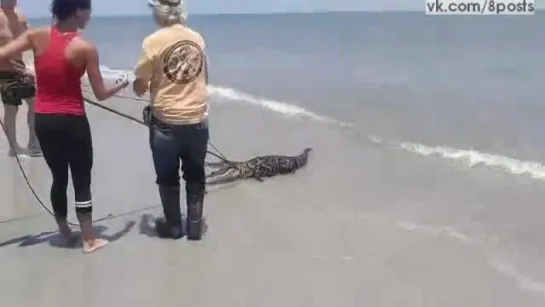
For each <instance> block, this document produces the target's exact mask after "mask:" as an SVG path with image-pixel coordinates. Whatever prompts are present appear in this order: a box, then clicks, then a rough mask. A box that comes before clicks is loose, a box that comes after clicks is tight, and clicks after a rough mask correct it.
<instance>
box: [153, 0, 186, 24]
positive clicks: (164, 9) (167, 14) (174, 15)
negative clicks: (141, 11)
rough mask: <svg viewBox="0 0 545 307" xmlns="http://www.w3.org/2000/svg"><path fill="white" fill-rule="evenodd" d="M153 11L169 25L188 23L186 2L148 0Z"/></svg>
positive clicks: (178, 0) (179, 0)
mask: <svg viewBox="0 0 545 307" xmlns="http://www.w3.org/2000/svg"><path fill="white" fill-rule="evenodd" d="M148 5H149V7H150V8H152V9H153V11H154V12H155V13H156V14H157V15H158V16H160V17H161V18H163V19H164V20H165V21H167V22H169V23H176V22H179V23H186V22H187V16H188V14H187V9H186V5H185V1H184V0H148Z"/></svg>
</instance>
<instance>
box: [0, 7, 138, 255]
mask: <svg viewBox="0 0 545 307" xmlns="http://www.w3.org/2000/svg"><path fill="white" fill-rule="evenodd" d="M41 1H43V0H41ZM51 11H52V13H53V17H54V20H53V23H52V24H51V25H49V26H44V27H41V28H36V29H30V30H28V31H26V32H25V33H23V34H21V35H20V36H19V37H18V38H16V39H15V40H14V41H12V42H10V43H8V44H7V45H6V46H4V47H1V48H0V61H1V60H3V59H7V58H10V56H13V55H15V54H20V53H22V52H24V51H27V50H32V51H33V52H34V55H35V60H34V67H35V71H36V88H37V92H36V105H35V113H36V114H35V119H34V121H35V126H36V135H37V137H38V141H39V143H40V146H41V149H42V151H43V156H44V159H45V161H46V162H47V165H48V166H49V169H50V171H51V174H52V177H53V183H52V185H51V194H50V195H51V205H52V207H53V211H54V213H55V221H56V222H57V225H58V227H59V233H60V234H61V236H62V237H63V238H64V239H65V240H66V241H65V243H71V242H73V238H74V237H73V236H72V232H71V229H70V227H68V224H67V220H66V218H67V195H66V192H67V187H68V180H69V176H68V174H69V172H68V171H69V170H70V174H71V175H72V183H73V186H74V198H75V207H76V208H75V209H76V216H77V218H78V221H79V223H80V227H81V234H82V241H83V242H82V243H83V251H84V252H86V253H90V252H93V251H96V250H98V249H100V248H102V247H104V246H105V245H106V244H107V243H108V241H107V240H105V239H101V238H97V237H96V235H95V231H94V229H93V220H92V212H93V202H92V197H91V196H92V195H91V171H92V167H93V144H92V136H91V129H90V126H89V122H88V120H87V115H86V110H85V104H84V97H83V93H82V88H81V77H82V76H83V74H84V73H87V76H88V78H89V82H90V84H91V87H92V89H93V92H94V94H95V96H96V98H97V99H98V100H106V99H108V98H110V97H112V96H113V95H115V94H117V93H118V92H119V91H120V90H121V89H123V88H125V87H126V86H127V85H128V84H129V83H128V80H125V82H120V83H119V84H118V85H116V86H113V87H111V88H106V87H105V85H104V80H103V77H102V74H101V72H100V69H99V67H100V65H99V55H98V51H97V48H96V47H95V46H94V45H93V44H91V43H89V42H88V41H87V40H86V39H85V38H84V37H83V35H81V33H80V32H79V30H81V29H83V28H85V26H86V25H87V23H88V21H89V19H90V17H91V0H53V1H52V3H51Z"/></svg>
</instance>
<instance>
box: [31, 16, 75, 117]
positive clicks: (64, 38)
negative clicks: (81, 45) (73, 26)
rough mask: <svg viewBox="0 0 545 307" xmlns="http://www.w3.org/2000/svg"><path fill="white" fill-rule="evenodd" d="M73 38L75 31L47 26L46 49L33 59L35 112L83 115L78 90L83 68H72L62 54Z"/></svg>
mask: <svg viewBox="0 0 545 307" xmlns="http://www.w3.org/2000/svg"><path fill="white" fill-rule="evenodd" d="M76 36H78V33H77V32H68V33H63V32H60V31H59V30H58V29H57V27H55V26H52V27H51V34H50V37H49V44H48V46H47V48H46V50H45V51H44V52H43V53H42V54H41V55H39V56H38V57H36V59H35V60H34V69H35V71H36V105H35V112H36V113H43V114H67V115H78V116H82V115H85V106H84V102H83V93H82V91H81V77H82V76H83V74H84V73H85V68H84V67H82V68H78V67H76V66H74V65H73V64H72V63H70V61H69V60H68V59H67V58H66V56H65V54H64V53H65V49H66V46H68V44H69V43H70V42H71V41H72V39H74V37H76Z"/></svg>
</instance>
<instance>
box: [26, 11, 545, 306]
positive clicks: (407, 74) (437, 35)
mask: <svg viewBox="0 0 545 307" xmlns="http://www.w3.org/2000/svg"><path fill="white" fill-rule="evenodd" d="M48 22H49V21H48V20H35V21H33V24H35V25H39V24H47V23H48ZM190 23H191V26H192V27H193V28H195V29H196V30H197V31H199V32H200V33H202V35H203V36H204V38H205V39H206V41H207V47H208V54H209V57H210V60H211V63H210V73H211V76H210V80H211V85H210V93H211V105H212V118H211V127H212V129H211V134H212V142H213V143H215V144H216V145H217V146H218V147H219V148H220V150H222V151H223V153H224V154H226V155H227V156H228V157H233V158H234V159H244V158H247V157H250V156H254V155H264V154H272V153H280V154H284V153H285V154H291V153H297V152H298V151H299V150H302V149H303V148H305V147H309V146H310V147H314V149H315V151H314V152H313V153H312V156H311V159H310V161H309V165H308V167H307V170H305V171H303V172H302V173H301V174H302V175H299V173H298V176H301V177H296V178H295V179H293V178H292V179H285V177H283V178H277V179H274V180H271V181H268V182H267V183H266V185H265V184H260V183H252V182H248V183H245V185H244V186H243V187H240V186H239V187H237V188H236V189H235V190H234V191H235V192H231V193H232V194H223V196H224V198H222V199H221V200H220V201H224V202H229V201H230V200H234V203H237V202H242V200H241V197H243V196H248V195H251V196H252V197H254V198H253V199H258V196H259V197H260V198H261V199H262V201H263V202H264V203H267V201H269V202H276V203H275V205H274V206H280V207H281V208H283V210H284V211H282V212H285V211H289V210H294V211H295V212H296V213H297V212H299V213H301V216H306V217H307V218H308V219H309V220H311V219H312V217H316V216H317V215H319V214H320V213H324V216H328V218H331V223H332V225H333V218H334V217H336V218H337V220H336V221H337V222H338V221H340V220H341V217H344V219H345V220H350V221H352V222H353V223H352V224H351V225H353V226H354V225H361V224H362V222H363V221H368V220H370V219H372V220H373V221H377V220H380V221H387V222H388V223H391V224H392V225H397V226H398V227H400V228H401V229H403V231H405V232H407V233H420V234H425V235H428V236H431V237H434V238H440V239H444V240H452V241H453V242H457V243H459V244H461V245H463V246H470V247H471V248H474V249H475V250H477V251H478V253H479V254H480V255H481V256H482V257H483V258H482V259H484V260H483V261H484V262H485V263H486V264H487V266H488V267H489V268H491V269H492V270H493V271H494V272H496V274H500V275H501V276H503V277H505V278H508V279H509V280H511V281H512V282H513V283H514V284H515V285H516V286H517V289H519V290H520V291H522V292H530V293H532V295H534V296H535V297H534V298H536V297H537V298H536V300H539V303H535V306H539V305H540V304H541V303H542V299H544V298H545V283H544V282H541V281H542V280H545V270H544V269H543V267H545V266H543V264H544V262H545V261H544V259H545V243H543V240H542V237H541V235H542V234H543V231H545V228H543V223H542V216H543V214H544V213H545V212H544V211H545V210H544V209H543V206H542V200H543V197H545V189H544V186H545V137H544V136H543V133H544V132H545V120H544V119H545V99H544V98H545V94H544V93H543V91H542V88H543V85H544V83H543V80H544V79H543V72H544V71H545V58H544V57H543V50H545V40H544V39H543V35H539V34H538V33H541V32H539V31H540V29H542V28H543V26H545V15H543V14H539V13H538V14H537V15H535V16H520V17H515V16H509V17H503V16H477V17H476V16H466V17H463V16H425V15H424V14H422V13H327V14H277V15H217V16H191V19H190ZM154 29H155V25H154V24H153V21H152V19H151V17H149V16H142V17H119V18H95V19H93V20H92V22H91V24H90V25H89V27H88V29H86V30H85V35H86V36H87V37H89V38H90V39H91V40H93V41H94V42H95V43H96V44H97V46H98V48H99V51H100V56H101V63H102V65H103V72H104V74H105V75H107V76H108V78H109V79H111V80H113V79H115V78H116V77H117V76H119V74H121V73H125V72H130V70H131V69H132V67H133V65H134V64H135V62H136V60H137V57H138V55H139V52H140V45H141V42H142V39H143V38H144V37H145V36H146V35H147V34H149V33H151V32H152V31H153V30H154ZM116 103H117V102H116ZM119 106H120V108H123V109H124V110H125V111H127V112H130V113H131V114H133V115H138V114H139V111H140V109H141V106H142V105H141V104H134V103H132V102H128V101H125V102H120V103H119ZM94 114H96V113H94ZM102 116H104V121H107V120H109V121H113V119H112V118H110V116H109V115H102ZM95 118H96V116H95ZM109 127H111V126H107V125H100V124H96V125H95V127H94V131H93V132H94V133H95V138H96V139H97V141H96V142H97V145H96V150H97V156H99V157H101V159H102V161H105V162H103V164H102V166H101V165H99V164H97V167H96V168H98V169H100V171H106V170H107V169H110V168H114V167H117V168H121V167H126V168H127V169H128V168H130V167H131V164H130V163H129V161H128V160H130V159H120V158H115V157H117V155H116V154H117V153H116V152H114V151H113V149H111V148H115V147H116V146H117V145H116V144H117V143H119V142H120V140H119V138H101V137H100V136H101V135H108V134H109V133H111V130H110V129H111V128H109ZM128 127H129V126H127V128H123V130H122V131H119V133H118V135H120V136H121V135H125V137H123V139H122V140H123V142H124V144H131V143H137V142H140V143H138V144H140V145H141V146H145V140H143V139H141V136H138V137H137V136H136V135H134V136H131V133H134V134H136V133H135V132H131V130H130V129H133V128H132V126H130V128H128ZM141 143H142V144H141ZM127 146H129V145H127ZM108 148H110V149H108ZM107 149H108V150H107ZM146 150H147V149H146ZM108 155H109V157H107V156H108ZM134 155H135V156H137V157H140V155H144V154H140V153H138V154H136V153H134ZM110 157H111V158H110ZM140 158H141V159H143V158H144V157H140ZM124 163H127V164H124ZM133 171H134V172H137V170H135V169H133ZM138 172H139V173H138V174H136V173H135V176H132V177H131V176H126V175H123V176H124V178H125V177H130V178H129V179H123V178H119V179H118V180H128V181H129V182H128V183H127V184H129V185H131V184H132V186H136V185H137V184H138V185H143V184H145V183H144V181H145V180H144V179H142V178H140V177H139V175H140V174H141V173H144V170H138ZM140 172H141V173H140ZM145 172H148V170H146V171H145ZM112 176H118V175H112ZM119 176H121V175H119ZM150 176H151V175H150ZM133 177H134V178H133ZM139 178H140V179H139ZM145 178H147V177H145ZM112 180H113V179H112ZM131 180H133V181H134V182H132V181H131ZM139 180H140V181H139ZM146 182H147V181H146ZM98 184H99V185H100V183H98ZM103 185H104V186H102V187H99V188H97V190H98V191H100V189H101V188H102V189H108V188H109V189H110V190H111V189H113V188H111V186H112V185H111V184H106V183H103ZM45 189H46V188H45ZM150 189H151V188H150ZM46 192H47V191H46V190H44V193H46ZM150 193H151V192H150ZM225 193H229V192H225ZM99 197H100V196H99ZM119 197H121V196H119ZM127 197H128V196H127ZM134 197H136V198H138V196H134ZM265 199H267V200H265ZM290 201H293V202H297V204H298V205H296V204H291V203H290ZM120 203H122V202H120ZM256 206H257V205H256V204H252V206H248V207H247V208H245V210H250V211H251V210H269V211H267V212H270V214H271V216H272V215H273V214H274V213H273V212H272V209H271V208H268V207H266V206H265V205H264V204H263V207H262V209H256ZM219 208H221V206H220V207H219ZM305 208H306V209H308V211H304V210H303V209H305ZM217 210H223V211H222V214H224V215H226V216H229V214H230V213H229V211H230V209H217ZM245 212H247V211H245ZM231 214H234V213H231ZM275 214H278V213H275ZM335 214H338V215H335ZM282 216H284V215H282ZM220 219H221V218H220ZM286 219H288V220H289V218H288V217H286ZM237 221H238V220H237ZM339 223H340V222H339ZM339 223H337V224H335V225H337V226H338V227H340V228H339V233H341V229H344V228H342V227H341V226H339V225H340V224H339ZM343 223H344V222H343ZM314 225H317V224H314ZM324 225H325V222H324ZM354 227H356V226H354ZM317 228H319V229H324V228H322V227H317ZM353 229H358V228H353ZM277 231H283V230H277ZM263 232H265V233H267V234H272V233H273V230H270V229H267V230H263ZM355 233H357V231H356V232H350V233H349V231H346V232H345V233H344V234H345V237H344V238H341V235H339V238H340V239H339V240H337V241H335V242H333V243H331V242H330V243H329V244H337V245H335V246H336V247H337V248H338V249H334V248H333V247H332V248H331V250H330V251H331V252H333V251H336V250H342V249H344V250H345V251H346V250H350V251H352V252H355V253H357V248H361V245H365V244H364V243H362V242H360V241H359V239H358V237H357V235H356V234H355ZM286 236H287V235H286ZM301 237H303V236H302V235H301ZM312 240H313V241H312V242H314V243H316V242H319V240H318V239H316V238H312ZM376 240H377V241H376V242H378V239H376ZM396 240H397V239H396ZM399 240H401V239H399ZM303 241H304V240H303V239H302V240H301V242H303ZM393 241H394V240H393V239H392V241H391V242H393ZM256 242H259V241H256ZM279 242H281V241H280V240H278V241H277V243H278V244H280V243H279ZM256 244H257V243H256ZM263 244H264V243H263ZM301 244H303V243H301ZM306 244H310V243H309V242H308V241H307V242H306ZM381 244H382V243H381ZM384 244H386V243H384ZM433 244H434V242H431V244H430V245H429V246H422V248H421V249H418V251H416V249H417V248H415V251H414V252H415V254H414V255H416V256H414V257H415V259H416V260H415V259H413V260H414V261H424V260H422V259H432V260H430V261H433V260H437V259H438V258H436V257H434V256H433V255H436V256H437V255H442V254H440V253H439V252H438V251H437V250H435V251H434V247H433V246H434V245H433ZM264 245H265V244H264ZM394 245H395V244H394ZM260 246H261V245H260ZM316 246H318V243H316ZM358 246H359V247H358ZM396 246H397V245H396ZM263 248H265V247H263ZM377 248H379V249H380V244H379V246H378V247H377ZM456 248H458V247H456ZM455 250H456V251H459V249H455ZM453 255H454V254H453ZM443 256H445V257H447V258H448V255H443ZM399 257H402V256H399ZM450 257H452V258H456V257H455V256H452V255H451V256H450ZM403 259H404V258H400V260H399V261H404V260H403ZM442 259H444V258H442ZM451 260H452V261H453V262H456V263H454V264H452V263H453V262H451V263H450V264H452V267H453V268H459V269H460V270H461V271H464V272H469V271H471V269H468V267H466V264H467V263H464V261H462V260H459V262H457V261H458V259H451ZM437 261H439V260H437ZM411 263H412V262H411ZM450 264H449V265H450ZM394 266H395V265H394ZM447 266H448V265H447ZM442 267H445V266H442ZM464 269H466V270H464ZM453 270H454V269H453ZM415 274H416V273H415ZM468 274H469V273H468ZM434 278H435V277H434ZM434 278H431V277H430V280H429V285H430V287H433V285H434V281H435V280H436V279H434ZM467 279H471V278H467ZM462 280H464V279H462ZM463 284H464V282H463V281H462V282H461V283H460V285H463ZM469 290H470V289H469ZM469 290H468V291H469ZM461 292H463V291H461ZM497 293H502V291H497ZM497 293H496V294H497ZM506 293H507V292H506ZM505 295H506V296H509V294H505ZM456 297H461V296H456V295H455V296H453V299H454V298H456ZM502 304H503V303H502ZM485 305H486V304H485V303H483V304H481V305H479V306H485ZM514 305H519V306H530V304H529V303H528V304H524V303H522V300H516V299H513V301H512V304H511V306H514ZM415 306H417V305H415ZM486 306H488V305H486ZM490 306H499V305H498V304H496V305H494V304H492V303H491V305H490ZM505 306H509V304H508V303H505ZM532 306H534V305H532Z"/></svg>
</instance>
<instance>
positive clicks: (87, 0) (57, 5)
mask: <svg viewBox="0 0 545 307" xmlns="http://www.w3.org/2000/svg"><path fill="white" fill-rule="evenodd" d="M90 9H91V0H53V1H52V2H51V12H52V13H53V16H55V18H56V19H57V20H59V21H62V20H65V19H67V18H68V17H70V16H72V15H74V14H75V13H76V11H77V10H90Z"/></svg>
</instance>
